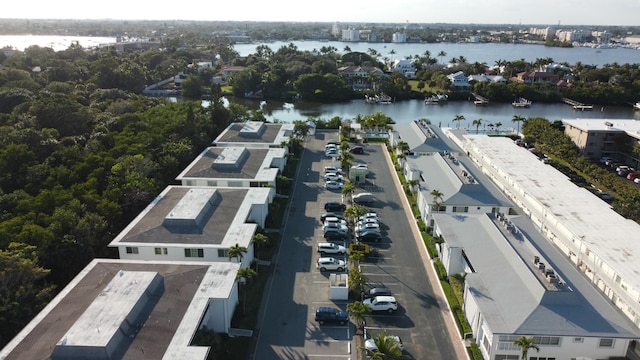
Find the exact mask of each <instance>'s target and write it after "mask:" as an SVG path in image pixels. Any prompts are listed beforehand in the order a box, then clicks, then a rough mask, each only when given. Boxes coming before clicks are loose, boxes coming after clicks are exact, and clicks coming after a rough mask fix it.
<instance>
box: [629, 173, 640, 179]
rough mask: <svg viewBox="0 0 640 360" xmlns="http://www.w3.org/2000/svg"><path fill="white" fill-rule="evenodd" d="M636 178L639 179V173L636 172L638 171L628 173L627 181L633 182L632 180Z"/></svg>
mask: <svg viewBox="0 0 640 360" xmlns="http://www.w3.org/2000/svg"><path fill="white" fill-rule="evenodd" d="M637 177H640V172H638V171H634V172H630V173H628V174H627V179H629V180H633V179H635V178H637Z"/></svg>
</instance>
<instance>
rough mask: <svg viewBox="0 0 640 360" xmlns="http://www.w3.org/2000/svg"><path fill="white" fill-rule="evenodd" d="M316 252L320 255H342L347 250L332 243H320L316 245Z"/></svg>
mask: <svg viewBox="0 0 640 360" xmlns="http://www.w3.org/2000/svg"><path fill="white" fill-rule="evenodd" d="M318 252H319V253H320V254H322V255H324V254H340V255H344V254H346V253H347V248H346V247H344V246H342V245H338V244H334V243H332V242H321V243H318Z"/></svg>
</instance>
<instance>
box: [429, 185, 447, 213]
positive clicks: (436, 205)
mask: <svg viewBox="0 0 640 360" xmlns="http://www.w3.org/2000/svg"><path fill="white" fill-rule="evenodd" d="M429 194H430V195H431V196H433V210H434V211H439V210H440V206H442V199H443V198H444V194H443V193H442V192H440V190H438V189H433V190H431V192H430V193H429Z"/></svg>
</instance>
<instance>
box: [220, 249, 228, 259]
mask: <svg viewBox="0 0 640 360" xmlns="http://www.w3.org/2000/svg"><path fill="white" fill-rule="evenodd" d="M218 257H219V258H228V257H229V249H218Z"/></svg>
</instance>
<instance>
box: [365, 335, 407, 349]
mask: <svg viewBox="0 0 640 360" xmlns="http://www.w3.org/2000/svg"><path fill="white" fill-rule="evenodd" d="M387 338H388V339H389V338H390V339H392V340H394V341H395V342H396V343H398V349H400V351H404V344H403V343H402V339H400V337H399V336H391V335H387ZM364 348H365V349H367V351H371V352H375V351H378V345H376V342H375V340H374V339H367V340H365V342H364Z"/></svg>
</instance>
